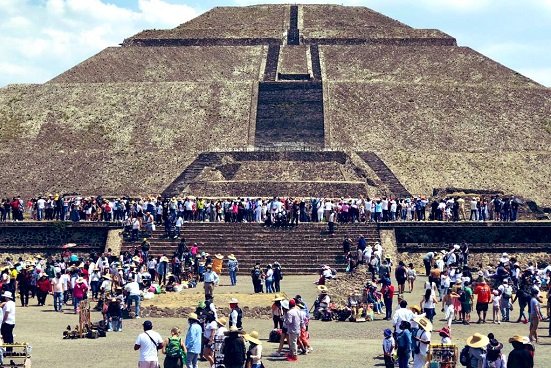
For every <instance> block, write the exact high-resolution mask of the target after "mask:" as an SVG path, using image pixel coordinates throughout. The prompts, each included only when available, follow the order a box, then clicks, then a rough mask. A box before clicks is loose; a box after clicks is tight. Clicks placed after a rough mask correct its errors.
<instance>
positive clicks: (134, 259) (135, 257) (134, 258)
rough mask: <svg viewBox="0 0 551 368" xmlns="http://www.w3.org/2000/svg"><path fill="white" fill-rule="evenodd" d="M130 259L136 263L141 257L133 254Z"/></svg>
mask: <svg viewBox="0 0 551 368" xmlns="http://www.w3.org/2000/svg"><path fill="white" fill-rule="evenodd" d="M132 260H133V261H134V262H136V263H140V261H141V258H140V257H138V256H134V257H132Z"/></svg>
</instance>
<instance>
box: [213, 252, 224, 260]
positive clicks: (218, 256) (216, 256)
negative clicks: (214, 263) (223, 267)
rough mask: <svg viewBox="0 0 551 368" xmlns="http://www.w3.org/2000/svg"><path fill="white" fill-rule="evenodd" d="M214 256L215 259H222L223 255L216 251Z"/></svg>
mask: <svg viewBox="0 0 551 368" xmlns="http://www.w3.org/2000/svg"><path fill="white" fill-rule="evenodd" d="M214 257H215V258H217V259H224V256H223V255H221V254H220V253H216V254H215V255H214Z"/></svg>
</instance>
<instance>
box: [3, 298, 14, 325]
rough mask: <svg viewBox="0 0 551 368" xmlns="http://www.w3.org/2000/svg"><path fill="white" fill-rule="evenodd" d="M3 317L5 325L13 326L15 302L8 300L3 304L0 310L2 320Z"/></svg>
mask: <svg viewBox="0 0 551 368" xmlns="http://www.w3.org/2000/svg"><path fill="white" fill-rule="evenodd" d="M6 314H7V316H6ZM4 316H5V317H6V320H5V321H4V322H5V323H7V324H9V325H15V302H14V301H13V300H8V301H7V302H6V304H4V307H3V308H2V319H4Z"/></svg>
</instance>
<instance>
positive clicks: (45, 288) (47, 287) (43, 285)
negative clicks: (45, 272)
mask: <svg viewBox="0 0 551 368" xmlns="http://www.w3.org/2000/svg"><path fill="white" fill-rule="evenodd" d="M51 285H52V284H51V283H50V280H49V279H48V278H47V277H46V278H40V279H38V281H37V282H36V286H38V290H40V291H42V292H43V293H48V292H50V291H51V289H52V287H51Z"/></svg>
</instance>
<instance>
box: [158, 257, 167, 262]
mask: <svg viewBox="0 0 551 368" xmlns="http://www.w3.org/2000/svg"><path fill="white" fill-rule="evenodd" d="M160 261H161V262H168V258H167V256H162V257H161V259H160Z"/></svg>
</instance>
